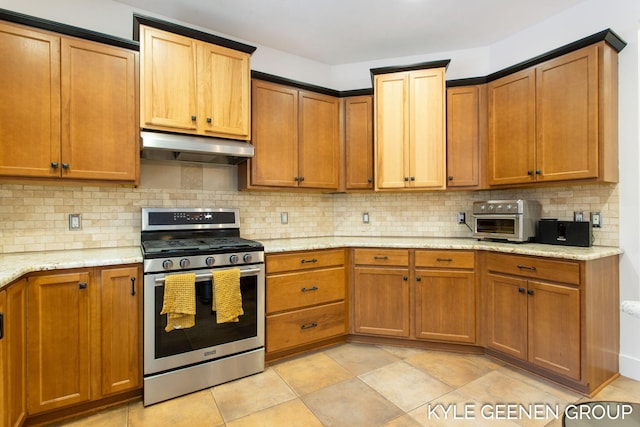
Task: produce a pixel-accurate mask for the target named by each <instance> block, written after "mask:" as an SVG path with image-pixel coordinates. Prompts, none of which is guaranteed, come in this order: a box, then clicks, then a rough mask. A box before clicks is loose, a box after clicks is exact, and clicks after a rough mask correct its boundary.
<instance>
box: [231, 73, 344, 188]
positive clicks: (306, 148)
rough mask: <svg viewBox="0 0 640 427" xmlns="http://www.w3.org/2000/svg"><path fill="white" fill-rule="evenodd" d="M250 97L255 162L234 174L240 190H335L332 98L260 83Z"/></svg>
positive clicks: (335, 107)
mask: <svg viewBox="0 0 640 427" xmlns="http://www.w3.org/2000/svg"><path fill="white" fill-rule="evenodd" d="M252 92H253V93H252V110H253V111H252V116H253V125H252V137H251V143H252V144H253V145H254V147H255V156H254V157H253V158H252V159H250V160H249V161H248V162H247V167H246V170H243V167H244V166H242V167H241V168H239V171H240V179H239V181H240V182H241V184H240V187H245V188H254V187H255V188H261V187H274V188H312V189H323V190H336V189H337V188H338V165H339V157H338V156H339V153H338V150H339V147H340V140H339V136H340V128H339V103H338V98H335V97H333V96H328V95H323V94H320V93H315V92H310V91H305V90H299V89H297V88H294V87H290V86H286V85H281V84H277V83H272V82H266V81H262V80H253V82H252ZM243 175H244V176H243ZM243 180H244V181H243Z"/></svg>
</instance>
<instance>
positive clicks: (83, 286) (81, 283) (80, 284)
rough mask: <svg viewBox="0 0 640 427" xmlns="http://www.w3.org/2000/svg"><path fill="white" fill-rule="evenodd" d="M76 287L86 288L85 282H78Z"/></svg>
mask: <svg viewBox="0 0 640 427" xmlns="http://www.w3.org/2000/svg"><path fill="white" fill-rule="evenodd" d="M78 287H79V288H80V289H87V282H80V283H78Z"/></svg>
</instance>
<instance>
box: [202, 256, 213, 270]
mask: <svg viewBox="0 0 640 427" xmlns="http://www.w3.org/2000/svg"><path fill="white" fill-rule="evenodd" d="M204 262H205V264H207V266H209V267H211V266H212V265H213V264H215V263H216V259H215V258H214V257H212V256H208V257H207V259H205V260H204Z"/></svg>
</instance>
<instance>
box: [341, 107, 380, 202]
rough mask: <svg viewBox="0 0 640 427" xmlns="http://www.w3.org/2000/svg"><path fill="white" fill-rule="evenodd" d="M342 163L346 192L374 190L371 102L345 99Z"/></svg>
mask: <svg viewBox="0 0 640 427" xmlns="http://www.w3.org/2000/svg"><path fill="white" fill-rule="evenodd" d="M344 121H345V163H346V166H345V167H346V171H345V176H346V183H345V186H346V188H347V189H348V190H356V189H371V188H373V101H372V98H371V96H354V97H350V98H346V99H345V119H344Z"/></svg>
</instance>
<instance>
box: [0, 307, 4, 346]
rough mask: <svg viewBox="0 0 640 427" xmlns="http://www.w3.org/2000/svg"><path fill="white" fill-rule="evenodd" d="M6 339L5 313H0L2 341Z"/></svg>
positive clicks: (0, 336) (0, 335) (0, 337)
mask: <svg viewBox="0 0 640 427" xmlns="http://www.w3.org/2000/svg"><path fill="white" fill-rule="evenodd" d="M3 337H4V313H3V312H1V311H0V340H1V339H2V338H3Z"/></svg>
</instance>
